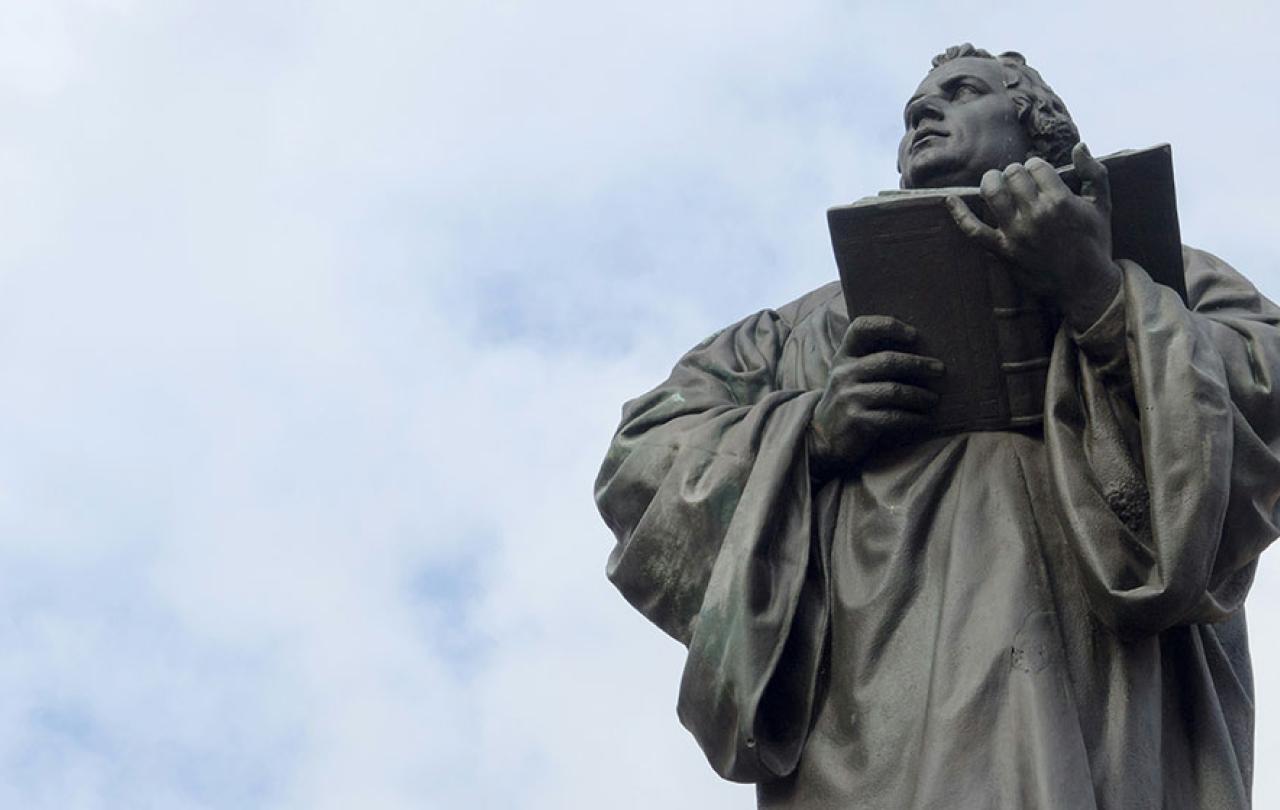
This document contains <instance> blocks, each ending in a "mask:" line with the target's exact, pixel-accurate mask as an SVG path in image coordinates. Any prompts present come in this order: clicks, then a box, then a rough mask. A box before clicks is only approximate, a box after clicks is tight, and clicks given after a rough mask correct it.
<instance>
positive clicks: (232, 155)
mask: <svg viewBox="0 0 1280 810" xmlns="http://www.w3.org/2000/svg"><path fill="white" fill-rule="evenodd" d="M1206 8H1207V7H1206ZM979 9H980V11H979ZM1278 16H1280V15H1278V14H1277V12H1275V11H1274V10H1273V9H1272V7H1271V6H1270V5H1269V4H1263V3H1233V4H1227V5H1226V6H1225V7H1223V6H1219V7H1217V8H1215V9H1214V10H1213V11H1212V12H1211V13H1210V12H1207V11H1204V10H1202V8H1201V6H1200V5H1199V4H1180V3H1168V2H1165V3H1159V4H1156V3H1151V4H1147V5H1145V6H1142V7H1140V6H1138V5H1136V4H1132V5H1130V4H1123V3H1099V2H1086V3H1082V4H1072V5H1071V6H1070V7H1069V8H1068V7H1066V6H1058V7H1051V6H1049V5H1047V4H1046V5H1042V6H1038V5H1037V4H1034V3H1031V4H1028V3H1012V2H998V3H987V4H983V5H982V6H978V5H977V4H964V5H962V4H957V3H954V2H948V3H933V2H929V3H921V4H918V5H916V6H912V7H906V6H904V7H902V8H900V9H892V10H889V9H887V8H886V7H885V6H880V5H872V4H858V3H845V2H836V0H830V1H829V2H824V1H823V0H798V1H797V2H793V3H790V4H787V5H786V6H785V7H784V6H782V5H780V4H774V3H768V4H766V3H755V4H751V3H747V4H743V3H729V2H723V0H713V2H706V3H698V4H692V3H672V2H655V3H645V4H610V3H598V2H597V3H588V2H566V1H562V0H544V2H538V3H532V2H523V3H522V2H516V1H515V0H508V1H507V2H474V3H463V2H458V3H431V2H428V3H421V2H408V1H407V0H401V1H399V2H396V1H394V0H382V1H381V2H365V3H344V2H337V0H315V1H314V2H301V1H299V0H293V1H287V0H279V1H278V2H270V1H268V2H261V1H260V2H239V1H237V0H232V1H228V2H203V3H202V2H195V0H169V1H168V2H159V0H40V1H39V2H36V1H35V0H33V1H32V2H18V1H17V0H0V109H3V110H5V112H6V114H5V116H4V120H5V124H4V126H3V127H0V222H3V223H4V228H3V233H4V234H5V236H4V238H3V239H0V380H2V381H3V385H0V448H2V451H0V616H3V617H4V618H3V619H0V807H6V808H7V807H15V808H17V807H21V808H31V809H32V810H42V809H44V808H49V810H54V809H56V810H79V809H80V808H84V809H85V810H88V809H89V808H95V809H96V808H130V809H131V810H133V809H134V808H138V809H139V810H142V809H145V808H162V809H163V810H169V809H170V808H202V809H203V808H210V809H212V808H217V809H218V810H221V809H222V808H227V809H228V810H230V809H231V808H235V809H236V810H242V809H243V808H272V809H275V808H279V809H281V810H283V809H285V808H288V809H289V810H325V809H327V808H333V809H334V810H348V809H349V808H355V807H359V808H374V810H384V809H385V810H398V809H399V808H449V809H451V808H463V807H466V808H472V807H476V808H511V807H519V808H531V809H533V810H537V809H539V808H542V809H545V810H563V808H589V807H597V806H600V805H601V803H602V802H603V801H604V798H605V797H606V796H607V797H609V799H608V805H609V806H610V807H611V808H614V810H628V809H629V808H636V809H637V810H638V809H639V808H652V807H672V808H684V807H688V808H695V807H696V808H700V809H702V808H725V810H728V809H729V808H742V807H749V806H751V805H752V797H751V794H750V790H749V789H746V788H742V787H740V786H730V785H725V784H722V783H720V782H719V781H718V780H717V779H716V777H715V776H714V775H713V774H712V773H711V771H710V769H709V768H708V767H707V766H706V765H705V764H704V763H703V761H702V759H701V755H700V753H699V752H698V750H697V748H696V746H695V744H694V743H693V742H692V740H691V739H690V738H689V737H688V735H687V734H685V733H684V732H683V731H682V730H681V729H680V727H679V725H678V723H677V721H676V718H675V710H674V705H675V690H676V686H677V683H678V678H679V672H680V665H681V656H680V648H679V647H678V645H676V644H674V643H672V642H670V641H669V640H668V639H666V638H665V637H664V636H662V635H661V634H660V633H659V632H658V631H657V630H655V629H654V628H652V627H650V626H648V625H647V624H646V623H645V622H644V620H643V619H642V618H640V617H639V615H637V614H635V613H633V612H632V611H631V610H630V608H628V607H627V606H626V605H625V604H624V603H623V601H622V600H621V598H619V597H618V596H617V595H616V594H615V593H613V592H612V590H611V588H610V587H609V586H608V584H607V583H606V582H605V580H604V575H603V568H604V559H605V556H606V555H607V553H608V550H609V548H610V544H611V538H610V536H609V534H608V532H607V530H606V529H605V528H604V526H603V524H602V523H601V522H600V521H599V519H598V517H597V516H596V514H595V511H594V506H593V504H592V502H591V497H590V493H591V483H592V479H593V478H594V474H595V470H596V467H597V465H598V463H599V460H600V457H601V455H602V453H603V451H604V448H605V446H606V444H607V442H608V437H609V434H610V433H611V431H612V429H613V427H614V425H615V421H616V419H617V417H618V411H619V406H620V404H621V403H622V401H623V400H625V399H627V398H629V397H631V396H634V395H636V394H638V393H640V392H642V391H643V390H645V389H647V388H648V387H650V386H651V385H652V384H654V383H655V382H657V381H658V380H660V379H661V378H662V377H663V376H664V375H665V373H666V371H667V369H668V368H669V367H670V365H671V364H672V363H673V362H674V361H675V359H676V357H677V356H678V355H679V354H680V353H681V352H683V351H684V350H685V349H686V348H687V347H688V346H690V345H692V344H693V343H696V342H697V341H698V340H699V339H701V338H702V337H703V336H705V335H706V334H709V333H710V332H712V331H714V330H715V329H717V328H719V327H721V326H723V325H725V324H726V323H728V322H730V321H732V320H736V319H737V318H739V317H742V316H743V315H745V314H747V313H749V312H751V311H754V310H757V309H760V308H763V307H766V306H776V305H779V304H782V303H784V302H786V301H787V300H790V299H791V298H794V297H796V296H797V295H799V294H801V293H803V292H805V291H806V290H808V289H811V288H813V287H815V286H817V285H819V284H822V283H824V282H826V281H828V280H830V279H831V278H833V277H834V273H835V270H834V265H833V262H832V260H831V256H830V247H829V242H828V239H827V235H826V232H825V219H824V214H825V209H826V208H827V207H828V206H830V205H832V204H836V203H840V202H845V201H848V200H851V199H853V198H856V197H860V196H862V195H864V194H867V193H871V192H874V191H875V190H877V189H879V188H883V187H888V186H892V185H894V184H895V182H896V176H895V174H894V148H895V145H896V140H897V138H898V134H899V128H900V126H901V123H900V117H901V107H902V103H903V101H904V100H905V99H906V97H907V96H909V95H910V93H911V91H912V90H913V89H914V87H915V84H916V83H917V82H918V80H919V79H920V78H921V77H922V75H923V73H924V71H925V69H926V67H927V65H928V60H929V58H930V57H931V56H932V55H933V54H934V53H935V52H937V51H938V50H941V49H942V48H944V47H945V46H947V45H949V44H953V43H955V42H960V41H964V40H972V41H973V42H975V43H976V44H978V45H980V46H984V47H987V48H990V49H993V50H1004V49H1017V50H1020V51H1022V52H1024V53H1025V54H1026V55H1027V57H1028V59H1029V60H1030V62H1031V63H1032V64H1033V65H1035V66H1037V67H1038V68H1040V70H1041V71H1042V72H1043V73H1044V75H1045V77H1046V79H1047V80H1048V81H1049V82H1050V83H1051V84H1053V85H1054V87H1055V88H1056V89H1057V90H1058V91H1059V92H1060V93H1061V95H1062V96H1063V97H1064V99H1065V100H1066V102H1067V103H1068V105H1069V106H1070V107H1071V109H1072V111H1073V113H1074V114H1075V117H1076V119H1077V121H1078V123H1079V125H1080V128H1081V130H1082V132H1083V133H1084V135H1085V137H1086V139H1087V140H1088V141H1089V142H1090V144H1091V146H1093V148H1094V151H1095V152H1096V153H1099V154H1101V153H1105V152H1110V151H1114V150H1116V149H1121V148H1127V147H1136V146H1144V145H1149V144H1152V143H1156V142H1160V141H1169V142H1171V143H1172V144H1173V146H1174V155H1175V162H1176V169H1177V172H1178V181H1179V193H1180V196H1181V206H1182V217H1183V235H1184V239H1185V241H1187V242H1189V243H1191V244H1194V245H1196V246H1199V247H1203V248H1206V249H1208V250H1211V251H1214V252H1216V253H1219V254H1220V255H1222V256H1223V257H1224V258H1226V259H1227V260H1228V261H1230V262H1231V263H1233V264H1234V265H1235V266H1236V267H1237V268H1238V269H1240V270H1241V271H1242V272H1244V273H1246V274H1247V275H1249V276H1250V277H1251V278H1253V279H1254V280H1255V281H1256V282H1257V283H1258V284H1259V285H1260V286H1261V287H1262V288H1263V289H1264V290H1266V291H1268V292H1269V293H1270V294H1271V295H1272V296H1273V297H1275V296H1277V295H1280V249H1278V248H1277V246H1276V243H1275V241H1274V230H1275V223H1276V221H1277V204H1276V202H1275V201H1274V194H1273V193H1271V190H1272V189H1275V188H1278V187H1280V169H1278V168H1277V162H1276V160H1275V159H1274V156H1273V154H1272V153H1273V152H1274V148H1275V147H1274V137H1273V135H1274V133H1275V132H1277V131H1280V121H1277V116H1278V115H1280V114H1278V113H1277V105H1276V104H1274V98H1275V95H1276V93H1275V88H1274V87H1273V79H1272V76H1273V75H1274V73H1275V68H1274V59H1273V55H1272V53H1273V51H1274V32H1275V30H1277V24H1278V23H1280V19H1277V17H1278ZM1272 553H1273V554H1276V555H1277V558H1276V559H1270V560H1268V559H1266V558H1264V564H1263V568H1262V572H1261V574H1260V576H1259V580H1258V583H1257V586H1256V588H1255V592H1254V595H1253V598H1252V602H1251V620H1252V626H1253V633H1254V650H1255V656H1256V660H1257V685H1258V693H1259V700H1258V718H1259V730H1258V753H1257V760H1258V763H1259V775H1258V788H1257V791H1256V804H1257V806H1258V807H1272V806H1280V775H1277V774H1275V773H1274V769H1273V768H1268V767H1267V764H1268V763H1274V762H1276V761H1280V629H1278V628H1280V552H1272Z"/></svg>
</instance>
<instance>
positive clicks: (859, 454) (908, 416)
mask: <svg viewBox="0 0 1280 810" xmlns="http://www.w3.org/2000/svg"><path fill="white" fill-rule="evenodd" d="M916 341H917V333H916V330H915V328H914V327H912V326H910V325H908V324H906V323H903V322H902V321H900V320H898V319H897V318H890V317H888V316H885V315H863V316H860V317H858V318H855V319H854V320H853V322H852V323H850V324H849V329H848V330H847V331H846V332H845V333H844V340H842V341H841V342H840V348H839V349H837V350H836V356H835V358H833V360H832V363H831V374H830V375H829V376H828V377H827V385H826V388H825V389H824V390H823V392H822V398H821V399H819V400H818V405H817V407H816V408H815V409H814V412H813V418H812V420H811V421H810V423H809V436H808V443H809V464H810V469H811V470H813V471H815V472H816V473H818V474H820V475H837V474H840V473H843V472H848V471H849V470H851V469H853V468H854V467H856V466H857V464H858V463H859V462H860V461H861V460H862V459H863V458H864V457H865V456H866V455H867V453H868V452H869V451H870V450H871V449H872V448H873V447H875V445H876V444H877V443H878V442H881V441H883V440H886V439H891V438H894V437H897V436H902V435H906V434H908V433H911V432H913V431H917V430H919V429H921V428H923V427H926V426H927V425H928V424H929V422H930V419H931V417H930V412H931V411H932V410H933V408H934V406H935V405H937V404H938V394H937V393H935V392H934V391H932V390H930V389H929V388H927V387H925V386H926V385H928V384H931V383H935V382H936V381H937V380H938V379H940V378H941V377H942V375H943V374H944V373H945V371H946V369H945V367H944V366H943V364H942V361H941V360H938V359H936V358H933V357H925V356H923V355H919V354H912V353H911V352H910V351H909V350H910V349H913V348H914V347H915V345H916Z"/></svg>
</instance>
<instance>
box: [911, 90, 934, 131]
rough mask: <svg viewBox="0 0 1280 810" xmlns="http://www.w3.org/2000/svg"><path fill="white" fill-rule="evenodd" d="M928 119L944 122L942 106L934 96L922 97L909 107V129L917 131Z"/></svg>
mask: <svg viewBox="0 0 1280 810" xmlns="http://www.w3.org/2000/svg"><path fill="white" fill-rule="evenodd" d="M926 118H932V119H934V120H935V121H940V120H942V104H941V103H940V102H939V101H938V99H937V98H936V97H934V96H921V97H920V98H918V99H916V100H915V101H913V102H911V104H910V105H909V106H908V107H907V128H908V129H915V128H916V127H917V126H919V125H920V122H921V121H923V120H924V119H926Z"/></svg>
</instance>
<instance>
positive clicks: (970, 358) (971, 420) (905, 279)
mask: <svg viewBox="0 0 1280 810" xmlns="http://www.w3.org/2000/svg"><path fill="white" fill-rule="evenodd" d="M1101 161H1102V163H1103V164H1104V165H1105V166H1106V167H1107V171H1108V176H1109V178H1110V181H1111V202H1112V216H1111V223H1112V246H1113V252H1114V255H1115V257H1116V258H1118V259H1131V260H1133V261H1135V262H1137V263H1138V264H1139V265H1140V266H1142V267H1143V269H1145V270H1146V271H1147V272H1148V273H1149V274H1151V276H1152V278H1154V279H1155V280H1156V281H1158V282H1160V283H1161V284H1164V285H1166V286H1168V287H1170V288H1171V289H1173V290H1175V291H1176V292H1177V293H1178V294H1179V295H1180V296H1181V297H1182V299H1183V301H1184V302H1185V301H1186V284H1185V280H1184V278H1183V272H1182V245H1181V237H1180V234H1179V231H1178V214H1177V201H1176V195H1175V191H1174V185H1173V160H1172V153H1171V150H1170V147H1169V146H1168V145H1167V144H1162V145H1160V146H1156V147H1152V148H1150V149H1143V150H1136V151H1126V152H1119V153H1116V154H1114V155H1109V156H1107V157H1104V158H1101ZM1059 174H1060V175H1061V176H1062V177H1063V180H1064V181H1065V182H1066V183H1067V185H1068V186H1070V187H1071V188H1072V189H1073V190H1076V191H1078V190H1079V180H1078V178H1076V176H1075V170H1074V169H1073V168H1071V167H1067V168H1064V169H1059ZM949 195H955V196H959V197H960V198H961V199H963V200H964V201H965V202H966V203H967V204H968V205H969V206H970V208H972V209H973V211H974V213H975V214H977V215H978V216H979V217H982V218H983V219H984V220H987V221H990V220H989V214H988V212H987V210H986V206H985V205H984V204H983V202H982V197H981V195H980V194H979V192H978V189H976V188H951V189H922V190H913V191H904V192H885V193H882V194H881V195H879V196H876V197H870V198H867V199H864V200H860V201H858V202H856V203H854V204H852V205H846V206H838V207H835V208H832V209H830V210H829V211H828V212H827V222H828V226H829V228H830V231H831V241H832V246H833V248H834V250H835V257H836V265H837V268H838V269H839V272H840V280H841V284H842V287H843V290H844V297H845V303H846V306H847V307H848V311H849V317H850V318H851V319H852V318H856V317H858V316H859V315H873V314H874V315H891V316H893V317H896V318H899V319H901V320H903V321H906V322H907V323H909V324H911V325H912V326H914V327H916V328H917V329H918V330H919V332H920V344H919V346H918V348H917V351H919V352H920V353H921V354H926V355H930V356H933V357H937V358H939V359H940V360H942V361H943V362H944V363H946V366H947V375H946V378H945V379H944V380H943V381H942V383H941V387H940V389H939V391H940V394H941V399H940V401H939V403H938V407H937V409H936V411H935V417H936V422H935V426H936V430H937V431H938V432H944V433H954V432H961V431H968V430H1010V429H1021V428H1028V427H1035V426H1037V425H1039V423H1040V421H1041V420H1042V418H1043V410H1044V386H1045V378H1046V373H1047V369H1048V365H1049V355H1050V353H1051V351H1052V349H1053V341H1054V336H1055V334H1056V333H1057V329H1058V325H1059V321H1060V318H1059V316H1058V314H1057V313H1056V312H1054V311H1053V310H1052V308H1051V307H1050V306H1048V305H1046V304H1045V303H1044V302H1042V301H1040V300H1038V299H1036V298H1034V297H1032V296H1030V295H1029V294H1026V293H1024V292H1023V291H1022V290H1021V289H1020V288H1019V287H1018V285H1017V284H1016V283H1014V281H1013V275H1012V274H1011V272H1010V270H1009V268H1008V267H1007V266H1006V265H1005V263H1004V262H1003V261H1002V260H1001V259H999V258H997V257H996V256H994V255H993V254H991V253H988V252H987V251H986V250H985V249H983V248H982V247H981V246H979V245H978V244H977V243H976V242H974V241H972V240H970V239H969V238H968V237H966V236H965V235H964V234H963V233H961V231H960V229H959V228H958V227H957V226H956V224H955V222H954V220H953V219H952V217H951V213H950V211H949V210H948V209H947V207H946V204H945V202H944V200H945V199H946V197H947V196H949Z"/></svg>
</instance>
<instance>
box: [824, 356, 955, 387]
mask: <svg viewBox="0 0 1280 810" xmlns="http://www.w3.org/2000/svg"><path fill="white" fill-rule="evenodd" d="M837 372H838V373H840V374H842V375H847V377H848V379H849V381H850V382H889V381H896V382H913V383H931V382H933V381H935V380H937V379H939V378H941V377H942V375H943V374H944V373H945V372H946V366H944V365H943V364H942V361H941V360H938V359H937V358H934V357H925V356H924V355H920V354H909V353H907V352H896V351H879V352H875V353H874V354H867V355H863V356H862V357H859V358H856V359H854V360H852V361H850V362H849V363H848V364H846V365H845V366H842V367H841V368H840V369H838V370H837V371H834V372H833V374H835V373H837Z"/></svg>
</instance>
